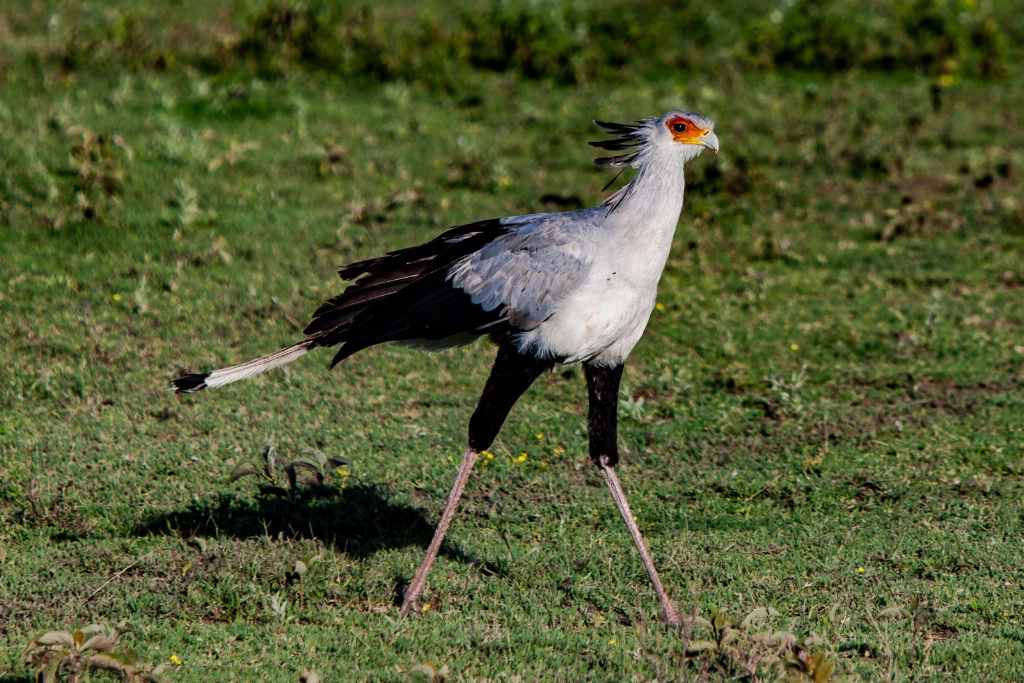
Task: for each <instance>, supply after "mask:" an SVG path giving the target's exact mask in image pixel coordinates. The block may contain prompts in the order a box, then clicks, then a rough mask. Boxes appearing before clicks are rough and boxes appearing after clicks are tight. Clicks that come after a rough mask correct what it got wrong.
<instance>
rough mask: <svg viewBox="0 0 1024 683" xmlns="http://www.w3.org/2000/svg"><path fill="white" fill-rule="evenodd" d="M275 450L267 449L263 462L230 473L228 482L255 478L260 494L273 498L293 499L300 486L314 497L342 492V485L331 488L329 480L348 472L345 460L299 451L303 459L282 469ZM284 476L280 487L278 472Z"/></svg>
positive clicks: (308, 449) (268, 447)
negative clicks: (257, 478)
mask: <svg viewBox="0 0 1024 683" xmlns="http://www.w3.org/2000/svg"><path fill="white" fill-rule="evenodd" d="M276 453H277V449H276V448H274V447H273V446H267V447H266V448H265V449H263V456H262V460H263V462H262V463H261V464H257V463H253V462H243V463H241V464H240V465H238V466H237V467H235V469H234V470H232V472H231V481H238V480H239V479H241V478H243V477H248V476H250V475H251V476H256V477H259V478H260V484H259V487H260V494H262V495H273V496H295V495H298V494H299V493H300V491H301V489H300V488H299V487H300V486H305V487H308V488H309V489H310V490H312V491H313V492H314V493H316V494H317V495H330V494H331V493H333V492H334V490H336V489H343V488H345V486H344V484H340V485H339V486H337V487H335V488H332V487H331V486H330V483H331V479H332V477H334V476H337V477H346V476H348V471H347V470H345V468H344V466H345V465H347V464H348V461H347V460H345V459H344V458H337V457H328V456H327V455H326V454H324V453H323V451H320V450H318V449H316V448H307V449H305V450H304V451H302V453H303V455H304V456H305V457H302V458H298V459H296V460H292V461H291V462H290V463H288V464H287V465H284V466H283V467H282V466H281V465H280V463H279V462H278V460H277V455H276ZM281 471H283V472H284V475H285V485H284V486H282V485H281V483H280V474H279V473H280V472H281Z"/></svg>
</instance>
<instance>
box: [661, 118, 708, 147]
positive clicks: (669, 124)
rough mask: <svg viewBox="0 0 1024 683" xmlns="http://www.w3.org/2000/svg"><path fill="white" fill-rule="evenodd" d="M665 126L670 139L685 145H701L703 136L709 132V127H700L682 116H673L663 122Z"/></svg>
mask: <svg viewBox="0 0 1024 683" xmlns="http://www.w3.org/2000/svg"><path fill="white" fill-rule="evenodd" d="M665 127H666V128H668V131H669V132H670V133H672V139H673V140H675V141H676V142H680V143H683V144H686V145H703V144H704V140H703V138H704V137H705V136H706V135H707V134H708V133H710V132H711V129H710V128H701V127H699V126H696V125H694V123H693V121H691V120H690V119H688V118H685V117H682V116H674V117H672V118H671V119H669V120H668V121H666V122H665Z"/></svg>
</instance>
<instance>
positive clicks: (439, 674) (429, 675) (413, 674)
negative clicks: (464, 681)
mask: <svg viewBox="0 0 1024 683" xmlns="http://www.w3.org/2000/svg"><path fill="white" fill-rule="evenodd" d="M447 680H448V665H444V666H442V667H441V668H438V667H436V666H434V663H433V662H423V663H422V664H417V665H416V666H414V667H412V668H411V669H409V683H444V682H445V681H447Z"/></svg>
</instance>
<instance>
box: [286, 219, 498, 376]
mask: <svg viewBox="0 0 1024 683" xmlns="http://www.w3.org/2000/svg"><path fill="white" fill-rule="evenodd" d="M506 230H507V228H505V227H504V226H502V224H501V223H500V221H498V220H487V221H478V222H476V223H469V224H467V225H461V226H458V227H454V228H451V229H450V230H448V231H446V232H444V233H442V234H441V235H439V236H438V237H436V238H434V239H433V240H431V241H429V242H426V243H424V244H420V245H417V246H415V247H408V248H406V249H400V250H398V251H393V252H390V253H388V254H386V255H384V256H381V257H378V258H373V259H367V260H365V261H358V262H355V263H350V264H348V265H345V266H342V267H341V269H340V270H339V271H338V274H339V275H340V276H341V278H342V279H343V280H355V282H354V284H352V285H351V286H349V288H348V289H346V290H345V291H344V292H342V293H341V294H339V295H338V296H336V297H333V298H331V299H329V300H328V301H326V302H324V303H323V304H321V305H320V307H319V308H317V310H316V311H315V312H314V313H313V319H312V321H311V322H310V323H309V325H308V326H307V327H306V329H305V333H306V334H309V335H313V334H320V335H322V336H321V343H319V344H318V346H334V345H336V344H343V345H344V346H343V347H342V348H341V349H339V351H338V353H337V355H336V356H335V357H334V360H333V362H332V363H331V365H332V366H333V365H335V364H337V363H338V362H340V361H341V360H344V359H345V358H347V357H348V356H351V355H352V354H354V353H356V352H358V351H360V350H362V349H364V348H366V347H368V346H373V345H375V344H381V343H384V342H388V341H408V340H414V339H427V340H432V341H433V340H438V339H444V338H446V337H450V336H454V335H458V334H463V333H471V334H484V333H486V332H492V331H494V330H495V329H496V326H497V325H500V322H501V315H502V314H501V312H500V311H497V310H495V311H484V310H483V308H481V307H480V306H478V305H476V304H474V303H473V302H472V301H471V300H470V298H469V296H468V295H467V294H466V293H465V292H463V291H462V290H459V289H456V288H455V287H453V286H452V285H451V283H449V282H448V279H447V270H448V268H449V267H450V266H451V265H452V264H453V263H455V262H456V261H458V260H459V259H461V258H463V257H465V256H468V255H469V254H472V253H473V252H475V251H478V250H479V249H481V248H483V247H484V246H486V245H487V244H488V243H490V242H491V241H492V240H494V239H495V238H497V237H498V236H500V235H502V234H504V233H505V231H506Z"/></svg>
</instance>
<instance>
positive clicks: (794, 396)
mask: <svg viewBox="0 0 1024 683" xmlns="http://www.w3.org/2000/svg"><path fill="white" fill-rule="evenodd" d="M807 370H808V367H807V364H806V363H804V364H803V365H801V366H800V369H799V370H797V371H796V372H794V373H792V374H791V375H790V376H789V378H786V377H785V376H783V375H773V376H771V377H767V378H766V379H767V381H768V385H769V390H770V391H771V396H772V399H773V400H774V402H775V404H776V405H778V407H779V408H780V409H781V410H782V411H783V412H784V413H788V414H789V415H793V416H795V415H799V414H800V413H802V412H804V408H806V405H805V403H804V399H803V398H802V397H801V395H800V393H801V391H802V390H803V388H804V384H805V383H806V382H807Z"/></svg>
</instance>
